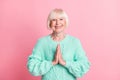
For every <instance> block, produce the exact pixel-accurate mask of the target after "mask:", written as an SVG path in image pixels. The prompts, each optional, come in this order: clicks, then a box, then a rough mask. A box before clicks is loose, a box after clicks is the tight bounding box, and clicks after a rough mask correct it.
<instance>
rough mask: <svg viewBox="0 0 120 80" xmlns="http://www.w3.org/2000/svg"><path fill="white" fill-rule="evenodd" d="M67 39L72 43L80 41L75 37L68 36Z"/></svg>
mask: <svg viewBox="0 0 120 80" xmlns="http://www.w3.org/2000/svg"><path fill="white" fill-rule="evenodd" d="M68 38H69V39H70V40H71V41H72V42H74V43H79V42H80V39H79V38H77V37H75V36H71V35H68Z"/></svg>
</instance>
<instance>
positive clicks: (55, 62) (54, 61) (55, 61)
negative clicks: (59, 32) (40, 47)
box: [52, 45, 59, 65]
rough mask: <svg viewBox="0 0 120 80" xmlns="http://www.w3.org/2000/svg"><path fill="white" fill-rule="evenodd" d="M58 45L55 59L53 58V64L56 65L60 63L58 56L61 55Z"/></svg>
mask: <svg viewBox="0 0 120 80" xmlns="http://www.w3.org/2000/svg"><path fill="white" fill-rule="evenodd" d="M58 47H59V46H58V45H57V48H56V53H55V56H54V60H53V62H52V64H53V65H56V64H58V56H59V54H58V53H59V49H58Z"/></svg>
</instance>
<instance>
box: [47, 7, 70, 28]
mask: <svg viewBox="0 0 120 80" xmlns="http://www.w3.org/2000/svg"><path fill="white" fill-rule="evenodd" d="M57 15H59V17H63V18H65V20H66V27H67V26H68V16H67V14H66V12H65V11H64V10H62V9H53V10H52V11H51V12H50V13H49V15H48V18H47V27H48V29H50V21H51V20H52V19H55V18H56V16H57Z"/></svg>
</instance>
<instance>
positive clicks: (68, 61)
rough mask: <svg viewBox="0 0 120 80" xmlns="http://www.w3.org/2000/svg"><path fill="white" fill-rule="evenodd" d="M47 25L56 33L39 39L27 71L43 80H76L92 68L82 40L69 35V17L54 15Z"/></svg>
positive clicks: (58, 11) (52, 14)
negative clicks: (66, 30) (67, 31)
mask: <svg viewBox="0 0 120 80" xmlns="http://www.w3.org/2000/svg"><path fill="white" fill-rule="evenodd" d="M47 25H48V28H49V29H50V30H52V33H51V34H49V35H47V36H44V37H42V38H39V39H38V41H37V43H36V45H35V47H34V48H33V51H32V54H31V55H30V56H29V57H28V63H27V67H28V70H29V71H30V73H31V74H32V75H34V76H42V80H76V79H77V77H82V76H83V75H84V74H85V73H86V72H87V71H88V70H89V67H90V63H89V61H88V58H87V56H86V55H85V51H84V50H83V48H82V45H81V42H80V40H79V39H78V38H75V37H73V36H70V35H68V34H66V33H65V32H64V31H65V28H66V27H67V26H68V16H67V14H66V13H65V12H64V11H63V10H62V9H54V10H52V11H51V12H50V14H49V16H48V20H47Z"/></svg>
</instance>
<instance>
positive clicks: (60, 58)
mask: <svg viewBox="0 0 120 80" xmlns="http://www.w3.org/2000/svg"><path fill="white" fill-rule="evenodd" d="M58 63H59V64H61V65H65V64H66V62H65V61H64V60H63V58H62V54H61V49H60V45H59V44H58Z"/></svg>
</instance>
